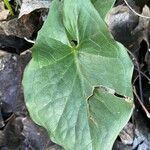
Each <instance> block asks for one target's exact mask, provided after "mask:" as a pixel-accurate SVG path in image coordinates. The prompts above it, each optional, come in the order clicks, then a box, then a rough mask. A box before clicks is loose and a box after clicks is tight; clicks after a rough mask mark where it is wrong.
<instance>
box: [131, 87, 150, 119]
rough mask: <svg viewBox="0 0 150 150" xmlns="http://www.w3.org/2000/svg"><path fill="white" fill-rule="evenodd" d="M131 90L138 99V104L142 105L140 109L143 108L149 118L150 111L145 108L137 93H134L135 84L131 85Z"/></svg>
mask: <svg viewBox="0 0 150 150" xmlns="http://www.w3.org/2000/svg"><path fill="white" fill-rule="evenodd" d="M133 92H134V94H135V96H136V98H137V100H138V102H139V103H140V105H141V106H142V109H143V110H144V112H145V113H146V116H147V118H149V119H150V113H149V112H148V110H147V108H146V107H145V106H144V104H143V103H142V101H141V99H140V98H139V96H138V94H137V93H136V89H135V86H133Z"/></svg>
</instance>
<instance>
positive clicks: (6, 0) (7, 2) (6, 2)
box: [4, 0, 14, 15]
mask: <svg viewBox="0 0 150 150" xmlns="http://www.w3.org/2000/svg"><path fill="white" fill-rule="evenodd" d="M4 3H5V5H6V7H7V8H8V10H9V11H10V13H11V15H14V12H13V9H12V7H11V5H10V3H9V1H8V0H4Z"/></svg>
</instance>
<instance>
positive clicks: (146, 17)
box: [124, 0, 150, 19]
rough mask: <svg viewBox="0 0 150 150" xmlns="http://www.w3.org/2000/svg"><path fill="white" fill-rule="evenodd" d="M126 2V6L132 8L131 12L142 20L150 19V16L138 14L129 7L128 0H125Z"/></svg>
mask: <svg viewBox="0 0 150 150" xmlns="http://www.w3.org/2000/svg"><path fill="white" fill-rule="evenodd" d="M124 2H125V3H126V5H127V6H128V7H129V8H130V10H131V11H132V12H133V13H135V14H136V15H137V16H139V17H142V18H145V19H150V17H149V16H144V15H141V14H139V13H137V12H136V11H135V10H134V9H133V8H132V7H131V6H130V5H129V3H128V2H127V1H126V0H124Z"/></svg>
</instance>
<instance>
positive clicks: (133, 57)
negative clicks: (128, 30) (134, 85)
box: [127, 49, 144, 102]
mask: <svg viewBox="0 0 150 150" xmlns="http://www.w3.org/2000/svg"><path fill="white" fill-rule="evenodd" d="M127 51H128V53H129V54H130V55H131V56H132V60H133V61H135V64H136V67H137V71H138V74H139V90H140V99H141V101H142V102H144V99H143V89H142V78H141V71H140V67H139V63H138V61H137V59H136V58H135V56H134V55H133V54H132V52H130V51H129V50H128V49H127Z"/></svg>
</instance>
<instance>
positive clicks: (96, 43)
mask: <svg viewBox="0 0 150 150" xmlns="http://www.w3.org/2000/svg"><path fill="white" fill-rule="evenodd" d="M32 51H33V58H32V60H31V62H30V63H29V65H28V67H27V68H26V70H25V73H24V79H23V85H24V93H25V100H26V105H27V107H28V110H29V112H30V115H31V117H32V119H33V120H34V121H35V122H36V123H37V124H39V125H41V126H43V127H45V128H46V129H47V131H48V133H49V135H50V137H51V139H52V140H53V141H54V142H56V143H58V144H59V145H61V146H63V147H64V148H65V149H66V150H101V149H102V150H108V149H111V147H112V145H113V142H114V140H115V138H116V137H117V135H118V133H119V132H120V130H121V129H122V128H123V126H124V125H125V124H126V123H127V121H128V119H129V117H130V115H131V111H132V107H133V105H132V102H131V101H129V100H128V99H130V98H132V88H131V76H132V70H133V65H132V63H131V61H130V58H129V57H128V54H127V52H126V49H125V48H124V47H123V46H122V45H121V44H119V43H117V42H115V41H114V40H113V39H112V37H111V35H110V33H109V31H108V29H107V26H106V25H105V23H104V21H103V20H102V18H101V17H100V15H99V13H98V12H97V10H96V9H95V8H94V6H93V4H92V3H91V1H90V0H73V1H72V0H63V1H60V0H54V1H53V2H52V5H51V9H50V13H49V16H48V19H47V21H46V22H45V23H44V26H43V27H42V29H41V31H40V32H39V35H38V39H37V41H36V43H35V45H34V47H33V49H32ZM96 87H97V88H96ZM94 89H95V90H94ZM104 89H105V90H104ZM112 91H116V92H117V93H118V94H120V95H123V96H124V97H125V98H118V97H116V96H115V94H114V92H112ZM127 97H129V98H127Z"/></svg>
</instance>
